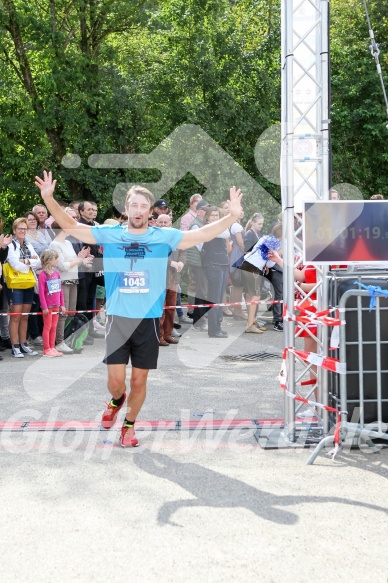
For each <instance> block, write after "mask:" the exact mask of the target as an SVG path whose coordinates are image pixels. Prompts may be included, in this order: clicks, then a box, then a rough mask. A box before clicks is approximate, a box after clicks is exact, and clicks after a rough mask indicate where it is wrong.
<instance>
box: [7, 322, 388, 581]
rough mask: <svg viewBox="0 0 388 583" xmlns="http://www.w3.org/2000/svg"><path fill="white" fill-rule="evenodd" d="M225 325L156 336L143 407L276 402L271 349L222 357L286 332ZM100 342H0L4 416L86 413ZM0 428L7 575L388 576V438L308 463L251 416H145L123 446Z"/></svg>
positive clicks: (102, 392) (90, 411) (263, 413)
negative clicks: (76, 346) (172, 338)
mask: <svg viewBox="0 0 388 583" xmlns="http://www.w3.org/2000/svg"><path fill="white" fill-rule="evenodd" d="M228 332H229V333H230V338H229V339H228V340H224V341H222V340H213V339H212V340H210V339H208V338H207V337H206V336H205V335H203V334H200V333H196V332H191V331H187V332H186V333H185V335H184V337H183V338H182V340H181V342H180V344H179V346H178V347H173V346H170V347H169V348H164V349H161V358H160V368H159V370H158V371H157V372H156V371H155V372H152V373H151V375H150V383H149V395H148V399H147V402H146V405H145V407H144V410H143V412H142V418H143V419H148V420H151V419H153V420H174V421H176V420H200V419H201V417H200V416H201V415H202V414H204V413H206V415H207V416H208V417H211V415H214V418H216V419H225V418H226V417H227V416H229V417H233V416H234V417H236V418H239V419H243V418H247V419H257V418H263V417H271V418H276V417H278V418H281V417H283V395H282V392H281V390H280V389H279V388H278V384H277V381H276V375H277V373H278V369H279V362H280V361H279V359H276V358H273V359H270V360H264V361H257V362H234V361H232V360H230V359H228V358H227V357H228V355H229V356H233V355H238V354H244V353H259V352H270V353H273V354H280V353H281V349H282V335H281V334H279V333H276V332H273V331H272V330H270V331H268V332H266V333H265V334H263V335H261V336H254V337H252V335H249V336H248V335H244V334H242V332H243V325H242V324H239V323H235V324H234V326H228ZM102 354H103V341H100V340H98V341H96V343H95V346H94V347H88V348H87V349H86V350H85V352H84V354H83V355H82V356H78V355H77V356H70V357H63V358H62V359H58V360H54V359H53V360H51V359H50V360H49V359H43V358H35V359H27V358H25V359H24V360H23V361H22V362H20V361H16V360H15V359H11V357H10V356H8V355H7V356H6V357H5V359H4V360H3V361H2V362H1V363H0V371H1V373H2V374H1V377H0V387H1V411H2V415H1V417H2V419H3V420H10V419H11V420H15V421H21V420H23V421H27V420H34V419H35V420H40V421H43V420H48V419H50V420H51V421H55V420H71V421H74V420H98V419H99V416H100V415H101V410H102V406H103V400H104V399H105V398H106V389H105V370H104V365H102V364H101V363H100V362H101V357H102ZM212 412H213V413H212ZM0 438H1V441H0V452H1V454H0V464H1V466H0V481H1V493H2V495H1V502H0V504H1V515H2V521H1V523H0V556H1V565H2V579H3V580H5V581H10V580H12V581H26V582H31V581H42V582H58V581H60V582H62V581H66V582H69V581H71V582H73V581H74V582H84V581H85V582H89V581H90V582H99V581H101V582H102V581H107V580H108V581H111V582H116V581H117V582H119V581H122V580H129V581H135V582H137V581H144V580H145V581H151V582H154V581H155V582H158V583H159V582H175V581H180V580H185V581H190V582H191V581H193V582H194V581H195V582H197V581H205V582H216V583H218V582H223V581H226V582H229V581H247V580H250V579H252V580H253V579H254V580H256V581H259V582H263V583H270V582H274V583H283V582H289V581H290V582H291V581H292V582H294V581H301V582H305V581H306V582H307V581H308V582H310V581H312V580H314V581H327V580H331V579H335V580H336V581H337V582H342V581H343V582H346V583H348V582H349V581H352V583H358V582H360V583H361V582H365V581H374V582H376V583H380V582H381V583H385V582H386V581H387V577H388V564H387V560H386V557H385V552H384V550H383V546H384V541H385V539H386V530H387V513H388V512H387V511H388V504H387V485H386V484H387V482H386V478H387V475H388V455H387V450H383V451H381V452H380V453H377V454H371V453H368V452H366V451H360V450H352V451H350V452H349V451H347V452H341V453H340V454H339V455H338V457H337V458H336V460H335V461H334V462H333V461H331V459H329V458H328V457H327V456H325V455H324V454H322V455H320V456H319V458H318V459H317V461H316V462H315V464H314V465H313V466H306V461H307V458H308V456H309V452H308V450H304V449H297V450H296V449H289V450H272V451H264V450H263V449H261V447H260V446H259V445H258V443H257V441H256V439H255V437H254V429H247V430H241V429H238V428H237V429H236V430H232V431H225V430H221V431H191V432H189V431H171V430H168V429H166V430H165V431H162V430H160V431H144V432H139V438H140V441H141V447H139V448H137V449H133V450H123V449H121V448H120V447H118V446H117V441H116V439H117V434H116V433H115V431H114V430H113V431H110V432H99V431H83V430H82V429H81V428H80V430H79V431H77V432H74V431H72V432H70V431H69V432H36V431H26V432H24V433H20V432H19V433H10V432H3V433H2V434H0ZM124 578H125V579H124Z"/></svg>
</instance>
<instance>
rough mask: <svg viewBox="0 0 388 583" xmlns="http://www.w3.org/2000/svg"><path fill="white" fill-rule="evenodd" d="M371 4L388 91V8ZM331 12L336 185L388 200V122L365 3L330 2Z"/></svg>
mask: <svg viewBox="0 0 388 583" xmlns="http://www.w3.org/2000/svg"><path fill="white" fill-rule="evenodd" d="M367 4H368V8H369V11H370V19H371V24H372V27H373V30H374V33H375V37H376V39H377V41H378V42H380V43H381V51H382V52H381V55H380V62H381V66H382V70H383V73H384V74H385V83H386V84H387V85H388V42H387V39H388V8H387V6H386V4H384V3H382V2H371V1H369V2H368V3H367ZM331 7H332V14H331V16H332V22H331V62H332V115H331V119H332V144H333V182H334V183H340V182H347V183H350V184H353V185H355V186H357V187H358V188H359V189H360V190H361V192H362V193H363V195H364V197H365V198H369V197H370V196H371V195H372V194H376V193H382V194H384V195H385V197H388V181H387V177H386V172H385V168H386V163H387V160H388V130H387V128H386V124H387V123H388V119H387V113H386V108H385V103H384V98H383V92H382V88H381V84H380V79H379V76H378V74H377V70H376V65H375V61H374V58H373V57H372V55H371V53H370V51H369V48H368V47H369V45H370V39H369V31H368V25H367V20H366V15H365V10H364V6H363V3H362V2H361V0H332V2H331Z"/></svg>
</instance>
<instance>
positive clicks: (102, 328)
mask: <svg viewBox="0 0 388 583" xmlns="http://www.w3.org/2000/svg"><path fill="white" fill-rule="evenodd" d="M93 327H94V329H95V330H102V331H103V332H105V326H103V325H102V324H100V322H97V320H93Z"/></svg>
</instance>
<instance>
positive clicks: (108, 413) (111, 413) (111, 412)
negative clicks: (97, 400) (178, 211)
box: [101, 393, 127, 429]
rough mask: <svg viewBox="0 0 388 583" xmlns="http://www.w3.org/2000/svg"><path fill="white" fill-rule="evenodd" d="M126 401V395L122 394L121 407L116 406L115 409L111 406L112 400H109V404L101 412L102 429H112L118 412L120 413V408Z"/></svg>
mask: <svg viewBox="0 0 388 583" xmlns="http://www.w3.org/2000/svg"><path fill="white" fill-rule="evenodd" d="M126 399H127V395H126V393H124V399H123V402H122V404H121V405H117V407H115V406H114V405H112V400H110V401H109V403H107V408H106V409H105V411H104V412H103V414H102V419H101V426H102V427H103V428H104V429H111V428H112V427H113V425H114V424H115V421H116V417H117V415H118V412H119V411H120V409H121V407H122V406H123V405H124V404H125V402H126Z"/></svg>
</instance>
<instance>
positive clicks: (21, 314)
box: [0, 300, 283, 316]
mask: <svg viewBox="0 0 388 583" xmlns="http://www.w3.org/2000/svg"><path fill="white" fill-rule="evenodd" d="M282 303H283V301H275V300H259V301H256V302H229V303H225V304H199V305H195V304H182V305H180V306H163V309H164V310H176V309H178V308H189V309H191V308H214V307H216V308H218V307H219V308H228V307H230V306H232V307H235V306H258V305H264V304H268V305H271V306H272V305H274V304H282ZM105 311H106V310H105V309H103V308H101V310H73V311H66V314H99V313H100V312H105ZM52 313H53V314H60V313H61V312H52ZM2 315H3V316H41V315H42V312H7V313H6V312H4V313H3V314H2V313H0V316H2Z"/></svg>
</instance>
